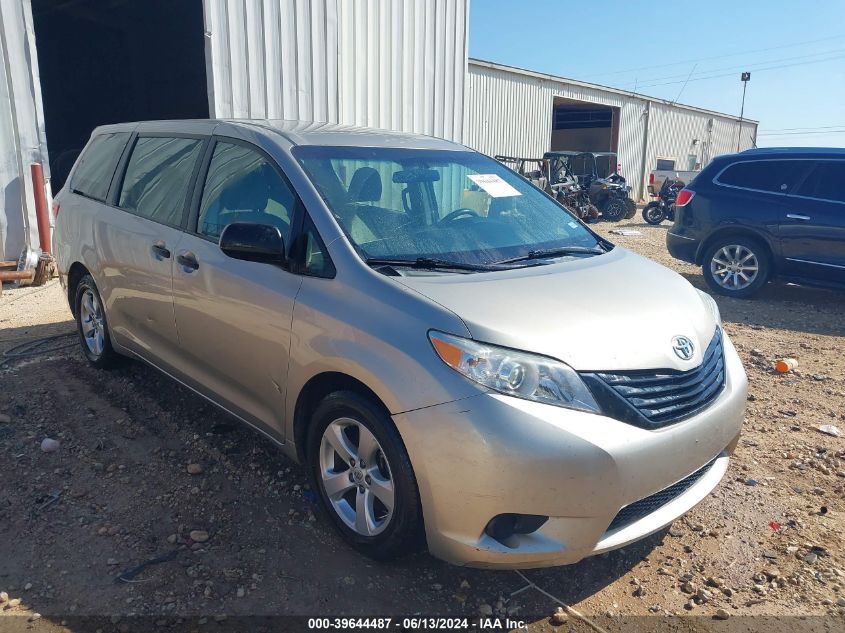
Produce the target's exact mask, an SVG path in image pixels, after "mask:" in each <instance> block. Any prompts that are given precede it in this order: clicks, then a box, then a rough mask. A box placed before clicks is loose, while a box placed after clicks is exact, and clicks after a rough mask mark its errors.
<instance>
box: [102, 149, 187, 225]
mask: <svg viewBox="0 0 845 633" xmlns="http://www.w3.org/2000/svg"><path fill="white" fill-rule="evenodd" d="M202 146H203V141H201V140H199V139H195V138H169V137H167V138H166V137H157V136H156V137H139V138H138V140H137V141H136V142H135V147H134V148H133V149H132V155H131V156H130V157H129V164H128V165H127V166H126V175H125V176H124V177H123V186H122V187H121V188H120V200H119V202H118V205H119V206H120V207H121V208H122V209H126V210H127V211H130V212H132V213H135V214H137V215H140V216H142V217H145V218H149V219H151V220H155V221H156V222H161V223H162V224H169V225H170V226H180V225H181V224H182V215H183V213H184V210H185V200H186V197H187V195H188V185H189V184H190V182H191V176H192V174H193V171H194V166H195V165H196V163H197V159H198V158H199V156H200V154H201V152H202Z"/></svg>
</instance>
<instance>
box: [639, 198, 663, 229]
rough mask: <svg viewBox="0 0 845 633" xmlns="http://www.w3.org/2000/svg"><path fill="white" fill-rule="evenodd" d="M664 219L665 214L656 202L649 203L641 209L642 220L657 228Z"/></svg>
mask: <svg viewBox="0 0 845 633" xmlns="http://www.w3.org/2000/svg"><path fill="white" fill-rule="evenodd" d="M665 219H666V212H665V211H663V208H662V207H661V206H660V204H658V203H657V202H649V203H648V204H647V205H646V207H645V209H643V220H645V221H646V222H648V223H649V224H651V225H653V226H657V225H658V224H660V223H661V222H663V220H665Z"/></svg>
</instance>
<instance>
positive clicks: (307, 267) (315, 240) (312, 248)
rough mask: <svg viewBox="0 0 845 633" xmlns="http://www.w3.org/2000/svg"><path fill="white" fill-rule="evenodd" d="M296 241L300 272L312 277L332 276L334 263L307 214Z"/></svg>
mask: <svg viewBox="0 0 845 633" xmlns="http://www.w3.org/2000/svg"><path fill="white" fill-rule="evenodd" d="M298 242H299V245H298V248H297V252H296V258H297V259H298V260H299V262H300V266H301V272H302V273H304V274H306V275H312V276H314V277H334V275H335V267H334V264H333V263H332V260H331V258H330V257H329V253H328V251H327V250H326V245H325V244H324V243H323V240H322V239H321V238H320V234H319V233H317V228H316V227H315V226H314V222H313V221H312V220H311V217H310V216H308V215H306V216H305V222H304V223H303V227H302V232H301V233H300V234H299V239H298Z"/></svg>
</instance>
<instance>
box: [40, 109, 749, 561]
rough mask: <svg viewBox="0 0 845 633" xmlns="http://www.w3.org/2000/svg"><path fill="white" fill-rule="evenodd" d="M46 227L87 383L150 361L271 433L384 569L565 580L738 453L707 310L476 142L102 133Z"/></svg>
mask: <svg viewBox="0 0 845 633" xmlns="http://www.w3.org/2000/svg"><path fill="white" fill-rule="evenodd" d="M54 208H55V212H56V231H55V244H54V249H55V253H56V257H57V261H58V267H59V271H60V277H61V282H62V284H63V287H64V288H65V289H66V290H67V296H68V300H69V302H70V306H71V309H72V311H73V314H74V316H75V317H76V320H77V322H78V326H79V335H80V339H81V344H82V350H83V352H84V353H85V355H86V356H87V358H88V360H89V361H90V362H91V363H92V364H93V365H95V366H97V367H106V366H109V365H112V364H113V363H114V362H115V361H117V360H118V359H119V358H120V357H121V356H129V357H134V358H137V359H141V360H143V361H145V362H147V363H149V364H151V365H153V366H155V367H157V368H158V369H159V370H161V371H163V372H165V373H166V374H168V375H170V376H172V377H173V378H174V379H175V380H177V381H179V382H180V383H182V384H184V385H186V386H187V387H189V388H190V389H192V390H194V391H196V392H197V393H199V394H200V395H202V396H203V397H205V398H207V399H208V400H210V401H212V402H214V403H215V404H217V405H219V406H220V407H222V408H223V409H225V410H226V411H228V412H229V413H231V414H232V415H234V416H236V417H237V418H240V419H241V420H243V421H244V422H246V423H247V424H249V425H251V426H252V427H254V428H256V429H258V430H259V431H261V432H262V433H264V434H266V435H267V436H268V437H270V438H272V439H273V440H274V441H275V442H277V443H278V444H279V445H280V446H281V448H282V450H283V451H284V452H285V453H286V454H287V455H288V456H290V457H291V458H293V459H295V460H298V461H300V462H302V463H304V464H305V465H306V467H307V468H308V471H309V473H310V475H311V478H312V481H313V486H314V488H315V490H316V491H317V493H318V495H319V497H320V499H321V501H322V504H323V506H324V507H325V509H326V511H327V513H328V515H329V516H330V517H331V520H332V522H333V523H334V524H335V525H336V527H337V529H338V530H339V532H340V533H341V534H342V535H343V537H344V538H345V539H346V540H347V541H348V542H349V543H351V544H352V545H353V546H354V547H356V548H357V549H359V550H360V551H362V552H363V553H365V554H367V555H368V556H371V557H374V558H380V559H387V558H392V557H396V556H398V555H401V554H403V553H405V552H409V551H413V550H415V549H418V548H421V547H423V546H425V545H427V547H428V549H429V551H430V552H431V553H432V554H434V555H435V556H438V557H441V558H443V559H446V560H448V561H452V562H454V563H458V564H463V565H472V566H479V567H540V566H548V565H560V564H567V563H574V562H576V561H578V560H580V559H582V558H584V557H586V556H589V555H591V554H596V553H598V552H603V551H606V550H610V549H614V548H618V547H621V546H624V545H625V544H627V543H631V542H632V541H635V540H637V539H640V538H642V537H644V536H646V535H648V534H651V533H653V532H655V531H657V530H659V529H660V528H662V527H664V526H666V525H668V524H669V523H671V522H672V521H673V520H674V519H676V518H677V517H678V516H680V515H681V514H683V513H684V512H686V511H687V510H689V509H690V508H691V507H693V506H694V505H695V504H696V503H698V502H699V501H701V500H702V499H703V498H704V497H705V496H706V495H707V494H708V493H709V492H710V491H711V490H712V489H713V488H714V487H715V486H716V485H717V483H718V482H719V480H720V479H721V478H722V476H723V475H724V473H725V470H726V469H727V467H728V456H729V455H730V454H731V453H732V451H733V449H734V447H735V446H736V443H737V440H738V437H739V433H740V426H741V423H742V419H743V414H744V408H745V396H746V388H747V382H746V377H745V373H744V371H743V368H742V365H741V363H740V360H739V357H738V356H737V353H736V351H735V349H734V347H733V345H732V344H731V342H730V340H729V339H728V337H727V336H726V335H725V333H724V332H723V330H722V328H721V323H720V318H719V311H718V308H717V307H716V304H715V303H714V302H713V300H712V299H711V298H710V297H709V296H708V295H706V294H704V293H702V292H699V291H698V290H696V289H695V288H693V287H692V286H691V285H690V284H689V283H688V282H687V281H685V280H684V279H683V278H682V277H680V276H679V275H677V274H675V273H674V272H671V271H669V270H668V269H666V268H664V267H663V266H660V265H658V264H656V263H654V262H653V261H650V260H648V259H646V258H643V257H640V256H638V255H635V254H633V253H631V252H629V251H626V250H624V249H623V248H620V247H619V246H614V245H613V244H612V243H610V242H608V241H607V240H606V239H604V238H602V237H600V236H598V235H597V234H595V233H593V232H592V231H590V229H589V228H587V227H586V226H584V225H583V224H582V223H581V222H579V221H578V220H577V219H576V218H574V217H573V216H572V215H571V214H570V213H569V212H567V211H566V210H565V209H564V208H562V207H561V206H560V205H558V204H557V203H556V202H555V201H554V200H552V199H551V198H549V197H548V196H546V195H545V194H544V193H543V192H541V191H540V190H538V189H536V188H535V187H534V186H532V185H531V184H530V183H528V182H527V181H526V180H524V179H522V178H521V177H519V176H518V175H517V174H515V173H513V172H511V171H510V170H508V169H507V168H505V167H504V166H502V165H501V164H499V163H497V162H496V161H494V160H492V159H490V158H488V157H486V156H483V155H481V154H479V153H477V152H474V151H471V150H469V149H467V148H466V147H463V146H461V145H457V144H455V143H450V142H447V141H443V140H438V139H434V138H430V137H426V136H417V135H410V134H399V133H391V132H384V131H376V130H367V129H360V128H350V127H342V126H336V125H328V124H307V123H300V122H291V121H158V122H148V123H133V124H126V125H111V126H104V127H101V128H98V129H96V130H95V131H94V133H93V135H92V137H91V140H90V142H89V143H88V145H87V146H86V148H85V150H84V151H83V153H82V155H81V156H80V158H79V160H78V161H77V164H76V165H75V166H74V169H73V171H72V173H71V175H70V178H69V181H68V183H67V184H66V185H65V187H64V188H63V189H62V190H61V191H60V192H59V193H58V195H57V196H56V201H55V206H54ZM280 520H281V518H280Z"/></svg>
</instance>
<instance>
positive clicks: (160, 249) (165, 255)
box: [152, 241, 170, 259]
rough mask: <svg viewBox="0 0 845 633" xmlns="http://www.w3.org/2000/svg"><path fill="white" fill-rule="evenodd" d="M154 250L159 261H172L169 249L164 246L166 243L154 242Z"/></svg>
mask: <svg viewBox="0 0 845 633" xmlns="http://www.w3.org/2000/svg"><path fill="white" fill-rule="evenodd" d="M152 250H153V255H155V256H156V258H157V259H170V251H169V250H167V247H166V246H165V245H164V242H161V241H159V242H154V243H153V246H152Z"/></svg>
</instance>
